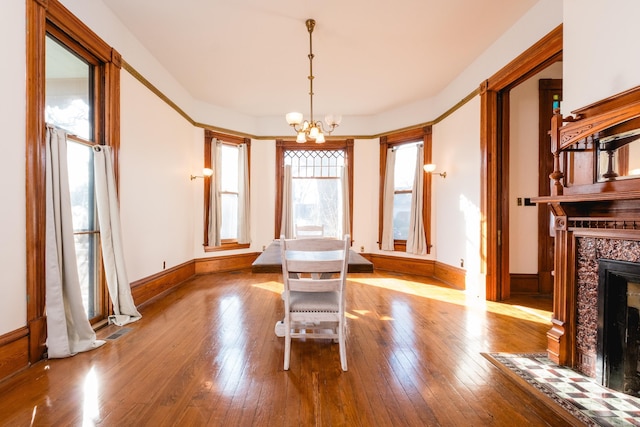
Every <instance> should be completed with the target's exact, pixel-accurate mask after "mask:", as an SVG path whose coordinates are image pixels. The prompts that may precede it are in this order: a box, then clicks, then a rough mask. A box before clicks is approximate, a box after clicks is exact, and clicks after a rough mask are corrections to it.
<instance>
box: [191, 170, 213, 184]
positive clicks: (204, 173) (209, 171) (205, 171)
mask: <svg viewBox="0 0 640 427" xmlns="http://www.w3.org/2000/svg"><path fill="white" fill-rule="evenodd" d="M211 175H213V169H211V168H202V175H191V176H189V178H190V179H191V181H193V180H194V179H196V178H202V179H204V178H206V177H209V176H211Z"/></svg>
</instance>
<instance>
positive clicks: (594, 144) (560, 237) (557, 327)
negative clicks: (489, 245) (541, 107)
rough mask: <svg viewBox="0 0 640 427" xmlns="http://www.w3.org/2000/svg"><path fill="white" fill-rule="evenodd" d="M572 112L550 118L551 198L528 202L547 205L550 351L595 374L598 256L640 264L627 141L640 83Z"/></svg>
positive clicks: (637, 115)
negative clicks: (551, 251)
mask: <svg viewBox="0 0 640 427" xmlns="http://www.w3.org/2000/svg"><path fill="white" fill-rule="evenodd" d="M572 114H573V116H569V117H565V118H563V117H562V116H561V114H560V112H559V111H556V113H555V115H554V118H553V120H552V129H551V132H550V135H551V152H552V154H553V156H554V172H553V173H552V174H551V175H550V185H551V196H547V197H537V198H533V199H532V201H534V202H536V203H538V204H546V205H547V206H548V207H549V211H550V214H551V215H552V217H553V221H552V224H553V235H554V302H553V318H552V328H551V329H550V330H549V332H548V333H547V353H548V355H549V358H550V359H551V360H553V361H554V362H556V363H558V364H560V365H565V366H570V367H573V368H577V369H578V370H580V371H582V372H584V373H586V374H588V375H595V373H594V372H591V371H592V367H593V366H595V362H594V361H593V360H591V359H592V358H593V354H592V347H594V345H595V344H593V343H592V342H591V341H592V340H593V339H594V338H593V337H594V336H595V334H596V333H597V325H594V324H593V323H594V322H593V319H592V317H593V308H595V307H592V306H593V305H594V304H595V306H597V289H595V290H594V286H595V287H597V283H596V284H595V285H594V283H593V280H594V279H593V277H594V275H595V280H596V281H597V273H598V272H597V259H598V258H607V259H617V260H621V261H631V262H640V176H635V175H634V173H635V171H634V169H635V168H638V166H636V164H640V152H639V151H637V149H636V147H635V146H633V148H630V144H629V141H631V140H632V139H636V137H635V135H636V134H638V138H637V139H638V143H637V144H639V145H640V131H636V130H635V129H640V87H636V88H633V89H631V90H629V91H626V92H623V93H621V94H618V95H615V96H613V97H610V98H607V99H605V100H602V101H600V102H597V103H595V104H592V105H590V106H587V107H584V108H582V109H580V110H576V111H574V112H572ZM619 135H622V136H619ZM627 135H634V136H633V137H632V138H627ZM615 141H618V142H617V143H616V142H615ZM628 144H629V145H628ZM607 160H608V165H607V164H606V163H607ZM611 172H614V173H611ZM594 292H595V294H596V296H595V297H594ZM594 328H595V330H594Z"/></svg>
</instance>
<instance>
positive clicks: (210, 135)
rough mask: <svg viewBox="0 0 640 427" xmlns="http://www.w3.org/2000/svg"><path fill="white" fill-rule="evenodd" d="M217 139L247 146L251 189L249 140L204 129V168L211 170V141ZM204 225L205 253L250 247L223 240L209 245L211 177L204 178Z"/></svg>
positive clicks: (247, 244) (246, 244)
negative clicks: (218, 243) (217, 243)
mask: <svg viewBox="0 0 640 427" xmlns="http://www.w3.org/2000/svg"><path fill="white" fill-rule="evenodd" d="M214 138H215V139H219V140H221V141H222V142H223V143H224V144H227V145H242V144H246V145H247V163H248V165H249V177H248V180H249V189H250V188H251V138H244V137H241V136H236V135H229V134H224V133H220V132H215V131H212V130H210V129H205V132H204V167H205V168H210V169H213V167H212V165H211V149H212V146H213V144H212V141H213V139H214ZM203 187H204V224H203V228H204V230H203V234H204V235H203V244H202V245H203V247H204V251H205V252H217V251H229V250H233V249H246V248H249V247H250V246H251V244H250V243H238V241H237V240H231V239H225V240H223V241H222V242H221V244H220V246H210V245H209V233H208V227H209V216H210V215H211V212H210V209H209V208H210V205H211V203H210V200H211V177H209V176H205V177H204V185H203Z"/></svg>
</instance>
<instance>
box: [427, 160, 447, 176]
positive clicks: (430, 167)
mask: <svg viewBox="0 0 640 427" xmlns="http://www.w3.org/2000/svg"><path fill="white" fill-rule="evenodd" d="M423 167H424V171H425V172H426V173H430V174H432V175H433V174H436V175H440V176H441V177H443V178H446V177H447V172H436V165H435V164H434V163H429V164H426V165H424V166H423Z"/></svg>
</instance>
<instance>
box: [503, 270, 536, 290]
mask: <svg viewBox="0 0 640 427" xmlns="http://www.w3.org/2000/svg"><path fill="white" fill-rule="evenodd" d="M510 278H511V293H512V294H537V293H540V282H539V280H538V275H537V274H516V273H511V274H510Z"/></svg>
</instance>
